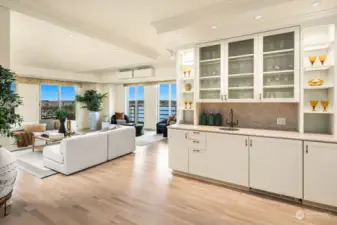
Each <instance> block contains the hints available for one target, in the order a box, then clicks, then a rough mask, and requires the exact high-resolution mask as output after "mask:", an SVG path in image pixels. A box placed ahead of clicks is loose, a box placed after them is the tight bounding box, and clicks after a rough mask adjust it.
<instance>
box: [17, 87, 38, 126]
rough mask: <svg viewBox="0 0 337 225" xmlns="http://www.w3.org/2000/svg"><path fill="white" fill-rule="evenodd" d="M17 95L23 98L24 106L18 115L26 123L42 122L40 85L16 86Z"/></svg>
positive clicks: (19, 108)
mask: <svg viewBox="0 0 337 225" xmlns="http://www.w3.org/2000/svg"><path fill="white" fill-rule="evenodd" d="M15 88H16V93H17V94H18V95H19V96H20V97H21V98H22V101H23V105H21V106H19V107H18V108H17V113H18V114H19V115H20V116H22V118H23V121H24V122H38V121H40V86H39V85H38V84H21V83H18V84H16V87H15Z"/></svg>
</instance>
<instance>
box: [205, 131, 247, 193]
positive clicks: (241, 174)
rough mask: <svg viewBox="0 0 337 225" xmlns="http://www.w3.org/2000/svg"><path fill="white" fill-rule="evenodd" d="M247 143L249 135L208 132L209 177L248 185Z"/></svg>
mask: <svg viewBox="0 0 337 225" xmlns="http://www.w3.org/2000/svg"><path fill="white" fill-rule="evenodd" d="M247 143H248V137H247V136H239V135H228V134H217V133H208V134H207V160H208V165H207V170H206V171H207V173H208V177H210V178H212V179H216V180H220V181H224V182H228V183H233V184H237V185H241V186H246V187H248V146H247Z"/></svg>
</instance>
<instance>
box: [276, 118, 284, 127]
mask: <svg viewBox="0 0 337 225" xmlns="http://www.w3.org/2000/svg"><path fill="white" fill-rule="evenodd" d="M277 125H286V118H277Z"/></svg>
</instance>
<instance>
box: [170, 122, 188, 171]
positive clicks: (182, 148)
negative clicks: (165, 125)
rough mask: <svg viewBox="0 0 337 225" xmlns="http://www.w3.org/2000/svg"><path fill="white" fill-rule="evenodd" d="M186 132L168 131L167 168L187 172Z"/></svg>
mask: <svg viewBox="0 0 337 225" xmlns="http://www.w3.org/2000/svg"><path fill="white" fill-rule="evenodd" d="M187 136H188V131H184V130H175V129H169V130H168V146H169V168H171V169H173V170H177V171H181V172H186V173H187V172H188V146H189V140H188V139H187Z"/></svg>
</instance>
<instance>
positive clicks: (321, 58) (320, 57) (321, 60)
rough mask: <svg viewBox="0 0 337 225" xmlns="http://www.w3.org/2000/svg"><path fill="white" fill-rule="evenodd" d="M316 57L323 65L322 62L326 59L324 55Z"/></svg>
mask: <svg viewBox="0 0 337 225" xmlns="http://www.w3.org/2000/svg"><path fill="white" fill-rule="evenodd" d="M318 58H319V61H320V62H321V63H322V66H323V65H324V62H325V60H326V55H320V56H319V57H318Z"/></svg>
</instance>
